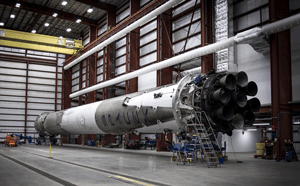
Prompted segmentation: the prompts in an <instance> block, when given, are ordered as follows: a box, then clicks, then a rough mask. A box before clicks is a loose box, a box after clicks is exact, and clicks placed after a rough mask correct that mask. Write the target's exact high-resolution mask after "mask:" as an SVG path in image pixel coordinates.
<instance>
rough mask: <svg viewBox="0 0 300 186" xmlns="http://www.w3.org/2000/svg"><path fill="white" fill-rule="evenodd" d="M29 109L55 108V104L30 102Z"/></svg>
mask: <svg viewBox="0 0 300 186" xmlns="http://www.w3.org/2000/svg"><path fill="white" fill-rule="evenodd" d="M27 108H28V109H44V110H53V111H54V110H55V109H54V105H51V104H40V103H28V105H27Z"/></svg>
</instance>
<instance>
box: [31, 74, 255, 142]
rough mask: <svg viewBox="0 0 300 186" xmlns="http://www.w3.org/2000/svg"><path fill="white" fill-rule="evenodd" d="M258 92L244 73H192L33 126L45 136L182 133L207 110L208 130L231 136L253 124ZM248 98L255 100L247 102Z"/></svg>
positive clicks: (51, 116)
mask: <svg viewBox="0 0 300 186" xmlns="http://www.w3.org/2000/svg"><path fill="white" fill-rule="evenodd" d="M257 91H258V88H257V85H256V83H255V82H253V81H250V82H248V76H247V74H246V73H245V72H243V71H241V72H238V73H215V72H214V71H211V72H209V73H207V74H189V75H186V76H185V77H183V78H182V79H181V80H180V81H179V82H177V83H174V84H170V85H166V86H162V87H156V88H153V89H150V90H146V91H142V92H136V93H132V94H127V95H124V96H119V97H115V98H112V99H107V100H103V101H98V102H94V103H90V104H86V105H82V106H78V107H74V108H70V109H66V110H61V111H58V112H44V113H42V114H41V115H39V116H38V117H37V118H36V120H35V123H34V126H35V129H36V131H37V132H38V133H39V134H40V136H50V137H51V136H55V135H60V134H127V133H135V134H139V133H163V132H166V131H173V132H180V131H182V130H185V129H186V126H187V124H189V123H190V122H193V117H195V116H193V114H192V113H194V112H198V111H201V112H205V113H206V115H207V118H206V119H205V120H204V121H203V122H204V123H203V124H205V126H207V127H208V125H209V123H210V124H211V126H212V128H213V130H214V132H222V133H223V134H227V135H229V136H231V135H232V130H234V129H240V128H243V127H244V126H252V125H253V124H254V122H255V115H254V112H258V111H259V109H260V101H259V99H257V98H255V97H253V96H255V95H256V94H257ZM247 96H248V97H252V98H250V99H249V100H248V98H247Z"/></svg>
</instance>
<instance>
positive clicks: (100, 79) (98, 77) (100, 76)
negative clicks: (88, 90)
mask: <svg viewBox="0 0 300 186" xmlns="http://www.w3.org/2000/svg"><path fill="white" fill-rule="evenodd" d="M102 81H103V75H102V74H101V75H99V76H97V82H98V83H99V82H102Z"/></svg>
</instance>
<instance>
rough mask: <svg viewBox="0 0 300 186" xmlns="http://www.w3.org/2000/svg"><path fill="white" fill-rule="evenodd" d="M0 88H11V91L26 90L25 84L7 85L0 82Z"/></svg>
mask: <svg viewBox="0 0 300 186" xmlns="http://www.w3.org/2000/svg"><path fill="white" fill-rule="evenodd" d="M0 87H1V88H11V89H14V88H15V89H26V84H25V83H12V82H10V83H8V82H1V81H0Z"/></svg>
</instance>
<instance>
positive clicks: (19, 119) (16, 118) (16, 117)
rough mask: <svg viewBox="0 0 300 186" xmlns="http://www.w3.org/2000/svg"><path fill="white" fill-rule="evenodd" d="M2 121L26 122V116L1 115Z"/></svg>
mask: <svg viewBox="0 0 300 186" xmlns="http://www.w3.org/2000/svg"><path fill="white" fill-rule="evenodd" d="M1 119H3V120H15V121H24V120H25V115H24V116H22V115H1Z"/></svg>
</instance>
